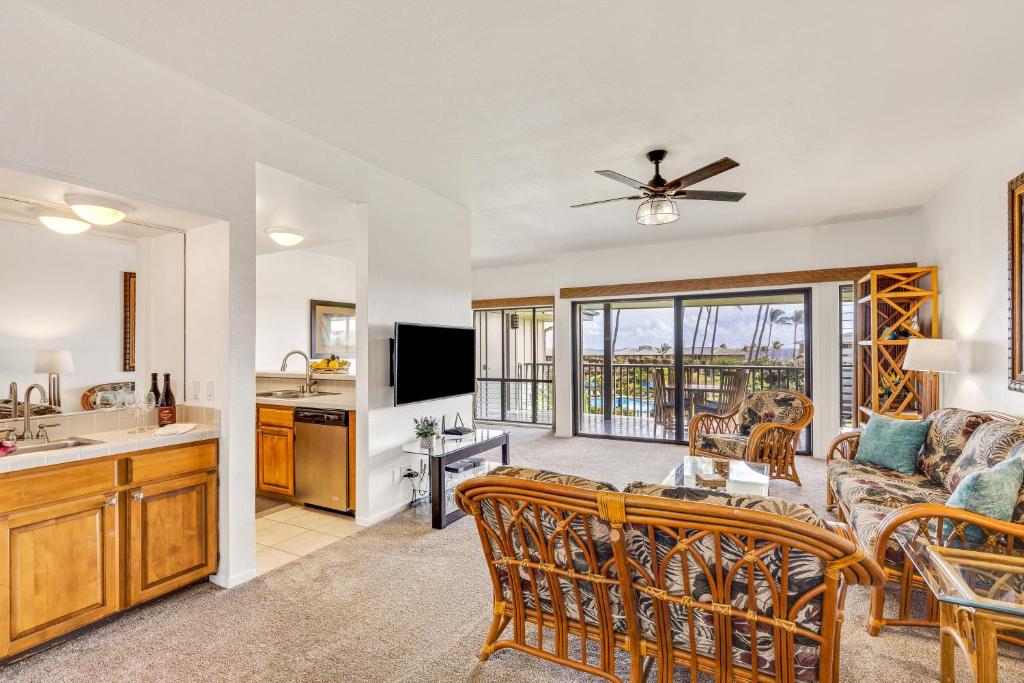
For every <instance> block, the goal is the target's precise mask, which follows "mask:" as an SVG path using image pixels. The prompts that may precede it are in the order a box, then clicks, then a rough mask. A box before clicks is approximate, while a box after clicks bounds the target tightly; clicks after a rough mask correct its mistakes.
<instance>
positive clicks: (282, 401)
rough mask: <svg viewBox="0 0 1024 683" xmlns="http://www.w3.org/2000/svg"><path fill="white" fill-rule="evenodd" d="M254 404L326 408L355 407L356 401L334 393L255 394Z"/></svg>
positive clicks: (343, 408)
mask: <svg viewBox="0 0 1024 683" xmlns="http://www.w3.org/2000/svg"><path fill="white" fill-rule="evenodd" d="M256 404H257V405H263V406H285V407H290V408H325V409H328V410H355V409H356V402H355V401H353V400H352V399H350V398H348V397H347V396H345V395H343V394H336V395H334V396H317V395H316V394H312V395H310V396H306V397H304V398H278V397H276V396H257V397H256Z"/></svg>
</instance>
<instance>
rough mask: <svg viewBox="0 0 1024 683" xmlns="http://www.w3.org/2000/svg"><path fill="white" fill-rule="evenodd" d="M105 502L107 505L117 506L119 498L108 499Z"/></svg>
mask: <svg viewBox="0 0 1024 683" xmlns="http://www.w3.org/2000/svg"><path fill="white" fill-rule="evenodd" d="M103 502H104V503H106V504H107V505H117V496H111V497H110V498H107V499H106V500H105V501H103Z"/></svg>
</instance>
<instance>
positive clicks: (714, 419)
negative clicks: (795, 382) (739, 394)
mask: <svg viewBox="0 0 1024 683" xmlns="http://www.w3.org/2000/svg"><path fill="white" fill-rule="evenodd" d="M813 416H814V404H813V403H811V399H809V398H807V397H806V396H804V395H803V394H800V393H797V392H795V391H782V390H775V391H758V392H754V393H753V394H749V395H748V396H747V397H746V398H744V399H743V400H742V401H741V402H740V403H739V405H737V406H736V407H735V408H733V409H732V410H730V411H729V412H727V413H725V414H724V415H716V414H714V413H698V414H697V415H694V417H693V419H692V420H690V453H691V454H692V455H701V456H706V457H710V458H733V459H738V460H749V461H752V462H763V463H768V465H769V474H770V476H771V477H772V479H788V480H789V481H792V482H795V483H796V484H798V485H800V475H798V474H797V471H796V462H795V456H796V445H797V441H798V440H799V439H800V432H801V431H802V430H803V429H804V428H805V427H806V426H807V425H809V424H810V423H811V417H813Z"/></svg>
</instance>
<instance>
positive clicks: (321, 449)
mask: <svg viewBox="0 0 1024 683" xmlns="http://www.w3.org/2000/svg"><path fill="white" fill-rule="evenodd" d="M295 497H296V498H298V499H299V500H301V501H302V502H304V503H309V504H311V505H318V506H320V507H325V508H330V509H332V510H341V511H345V510H348V508H349V505H348V498H349V494H348V411H346V410H329V409H323V408H296V409H295Z"/></svg>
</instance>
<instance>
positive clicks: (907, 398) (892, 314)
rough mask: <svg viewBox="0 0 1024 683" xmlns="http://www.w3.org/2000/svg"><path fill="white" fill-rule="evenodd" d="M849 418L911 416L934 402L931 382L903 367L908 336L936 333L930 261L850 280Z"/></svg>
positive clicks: (861, 420)
mask: <svg viewBox="0 0 1024 683" xmlns="http://www.w3.org/2000/svg"><path fill="white" fill-rule="evenodd" d="M854 297H855V306H854V335H855V340H856V344H855V347H856V353H855V355H856V371H855V373H854V380H855V382H854V384H855V387H854V396H855V399H856V404H857V410H855V411H854V423H855V424H856V425H863V424H866V423H867V421H868V417H869V416H870V414H871V413H872V412H875V413H880V414H883V415H888V416H889V417H896V418H902V419H908V420H909V419H917V418H920V417H921V416H922V415H924V414H927V413H928V412H930V411H931V410H933V409H934V408H935V407H937V406H938V389H937V387H936V386H935V383H928V382H925V381H923V379H924V378H922V377H921V376H920V374H919V373H917V372H915V371H913V370H904V369H903V357H904V356H905V355H906V352H907V344H908V342H909V340H910V339H911V338H914V337H920V338H937V337H938V336H939V280H938V269H937V268H936V267H935V266H915V267H912V268H909V267H908V268H893V269H886V270H873V271H871V272H870V273H868V274H867V275H865V276H864V277H862V278H861V279H860V280H858V281H857V282H856V284H855V285H854Z"/></svg>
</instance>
